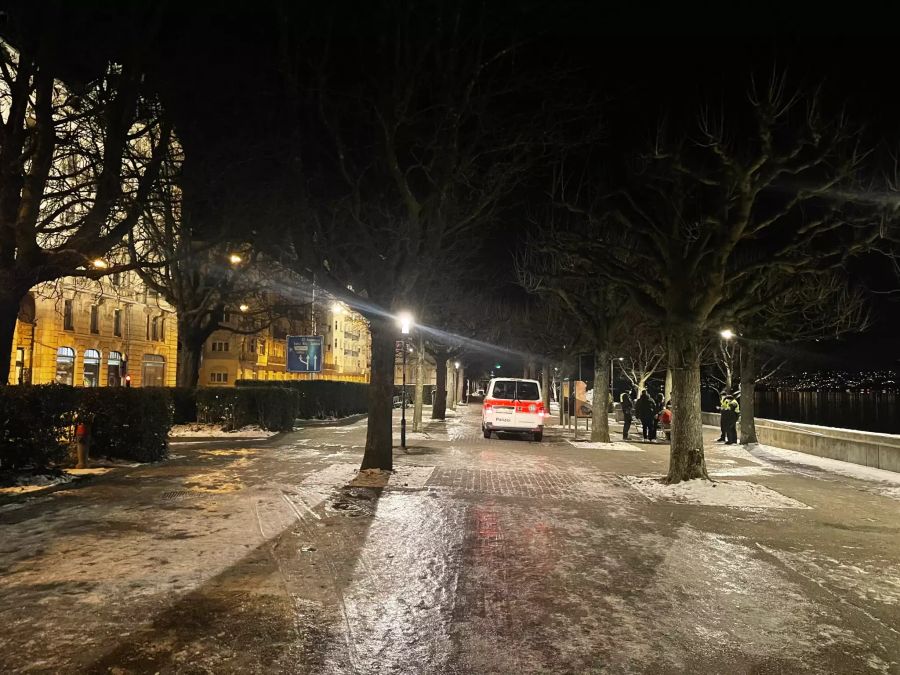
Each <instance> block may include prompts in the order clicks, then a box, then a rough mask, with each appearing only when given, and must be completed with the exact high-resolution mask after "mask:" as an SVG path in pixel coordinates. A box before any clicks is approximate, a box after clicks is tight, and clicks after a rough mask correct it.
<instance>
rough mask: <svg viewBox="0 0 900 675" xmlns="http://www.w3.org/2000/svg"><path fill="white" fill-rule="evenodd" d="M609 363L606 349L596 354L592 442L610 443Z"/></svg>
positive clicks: (599, 350) (592, 407)
mask: <svg viewBox="0 0 900 675" xmlns="http://www.w3.org/2000/svg"><path fill="white" fill-rule="evenodd" d="M609 363H610V355H609V351H608V350H606V349H598V350H596V351H595V352H594V403H593V405H592V406H591V441H593V442H596V443H609V413H608V412H607V406H608V405H609V380H608V379H607V378H608V377H609Z"/></svg>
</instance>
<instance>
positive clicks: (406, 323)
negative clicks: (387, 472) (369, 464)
mask: <svg viewBox="0 0 900 675" xmlns="http://www.w3.org/2000/svg"><path fill="white" fill-rule="evenodd" d="M397 320H398V321H399V323H400V334H401V335H403V388H402V394H401V396H402V398H401V401H400V448H401V449H403V450H406V349H407V347H406V336H407V335H409V331H410V329H411V328H412V324H413V317H412V314H410V313H409V312H400V314H398V315H397Z"/></svg>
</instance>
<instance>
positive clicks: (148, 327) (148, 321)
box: [147, 314, 150, 340]
mask: <svg viewBox="0 0 900 675" xmlns="http://www.w3.org/2000/svg"><path fill="white" fill-rule="evenodd" d="M147 339H148V340H149V339H150V315H149V314H148V315H147Z"/></svg>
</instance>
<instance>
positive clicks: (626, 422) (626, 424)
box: [620, 391, 634, 441]
mask: <svg viewBox="0 0 900 675" xmlns="http://www.w3.org/2000/svg"><path fill="white" fill-rule="evenodd" d="M620 401H621V403H622V440H623V441H627V440H628V431H629V430H630V429H631V416H632V414H633V413H634V403H633V402H632V400H631V394H629V393H628V392H627V391H626V392H625V393H623V394H622V396H621V398H620Z"/></svg>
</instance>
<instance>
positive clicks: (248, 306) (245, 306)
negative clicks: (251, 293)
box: [239, 305, 250, 312]
mask: <svg viewBox="0 0 900 675" xmlns="http://www.w3.org/2000/svg"><path fill="white" fill-rule="evenodd" d="M239 309H240V310H241V311H242V312H246V311H247V310H248V309H250V305H241V306H240V307H239Z"/></svg>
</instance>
